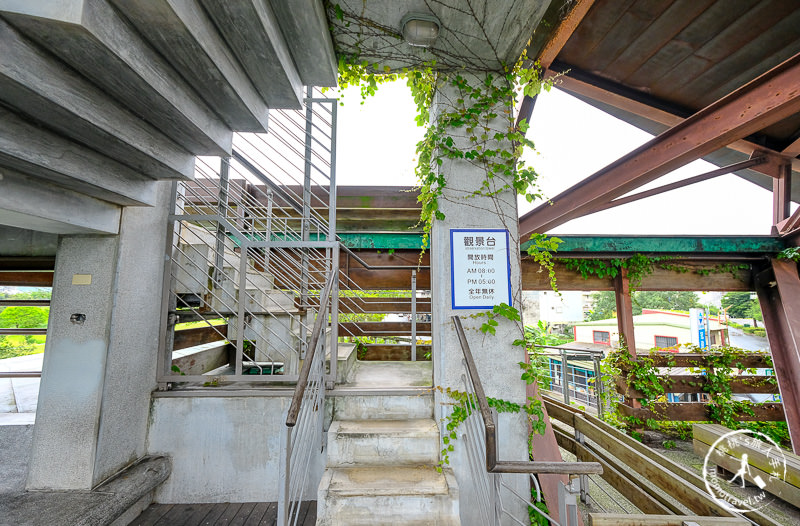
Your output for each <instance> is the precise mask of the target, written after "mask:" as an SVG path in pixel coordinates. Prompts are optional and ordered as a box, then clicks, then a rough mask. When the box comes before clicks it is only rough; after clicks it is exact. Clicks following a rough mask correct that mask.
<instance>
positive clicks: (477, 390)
mask: <svg viewBox="0 0 800 526" xmlns="http://www.w3.org/2000/svg"><path fill="white" fill-rule="evenodd" d="M452 320H453V325H454V326H455V329H456V335H457V336H458V340H459V343H460V344H461V351H462V352H463V354H464V357H463V360H462V364H463V366H464V372H463V374H462V377H461V379H462V382H463V387H464V394H465V402H464V406H465V407H464V408H463V409H464V410H466V411H467V413H468V414H469V416H468V417H467V419H466V420H464V422H463V423H462V424H461V426H460V428H459V433H460V434H461V436H460V438H461V442H462V443H463V444H464V448H465V451H466V457H467V463H468V466H469V470H470V475H471V477H470V478H471V479H472V483H473V484H474V485H475V493H476V495H477V497H478V504H479V512H480V514H481V518H482V523H483V524H487V525H491V526H498V525H499V524H500V523H501V520H502V518H503V516H507V517H509V518H510V519H511V520H513V521H516V522H519V518H518V517H516V516H515V513H514V512H513V511H512V510H513V508H514V507H515V506H514V505H515V504H516V505H517V506H519V505H520V504H522V505H523V506H527V508H528V510H529V511H530V510H532V511H534V512H536V513H538V514H540V515H542V516H544V517H545V518H546V519H547V520H548V521H549V522H550V524H553V525H556V526H575V525H577V524H578V519H577V517H578V509H577V496H578V495H579V494H580V488H579V487H577V484H579V482H578V479H575V480H572V481H570V484H568V485H567V484H564V483H563V482H561V483H560V484H559V492H558V497H559V499H558V500H559V502H558V507H559V517H560V519H561V522H560V523H559V522H556V521H555V520H554V519H553V518H552V517H550V516H549V515H547V513H545V512H544V511H543V510H542V509H540V508H539V507H538V506H537V505H536V503H535V502H531V500H530V498H528V497H526V496H524V495H520V494H519V493H518V492H517V490H516V489H515V488H514V487H513V486H511V485H510V484H509V483H508V478H510V476H512V475H517V476H520V475H522V476H526V477H528V478H529V479H530V482H531V484H532V485H533V487H534V489H535V493H536V496H537V498H536V501H537V502H541V493H540V491H539V485H538V481H537V480H536V478H535V475H541V474H557V475H589V474H601V473H602V472H603V467H602V466H601V465H600V464H599V463H597V462H544V461H501V460H498V459H497V425H496V421H495V415H494V414H493V412H492V410H491V408H490V407H489V402H488V401H487V399H486V393H485V391H484V390H483V385H482V384H481V379H480V376H479V375H478V368H477V366H476V365H475V360H474V358H473V356H472V351H471V350H470V347H469V343H468V342H467V337H466V335H465V333H464V328H463V327H462V326H461V320H460V319H459V317H458V316H452ZM504 476H505V479H504ZM551 504H552V503H551ZM519 524H523V523H522V522H519ZM526 524H527V523H526Z"/></svg>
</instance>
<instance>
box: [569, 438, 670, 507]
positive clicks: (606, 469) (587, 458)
mask: <svg viewBox="0 0 800 526" xmlns="http://www.w3.org/2000/svg"><path fill="white" fill-rule="evenodd" d="M554 431H555V434H556V440H557V441H558V445H559V446H560V447H562V448H564V449H566V450H567V451H569V452H570V453H572V454H573V455H575V456H576V457H577V459H578V461H579V462H599V463H600V464H602V466H603V474H602V475H601V477H602V478H603V480H605V481H606V482H608V483H609V484H610V485H611V487H613V488H614V489H615V490H617V491H619V492H620V493H621V494H622V495H625V498H626V499H628V500H629V501H630V502H631V504H633V505H634V506H636V507H637V508H638V509H639V510H640V511H642V512H644V513H670V511H671V510H670V508H668V507H667V506H666V505H665V504H662V503H661V502H659V501H658V500H657V499H656V498H655V497H654V496H652V495H650V494H649V493H648V492H647V491H645V488H646V486H645V487H643V486H642V485H640V484H638V483H637V482H635V479H634V478H633V477H631V476H630V474H629V473H626V471H627V469H625V466H620V465H618V464H617V463H616V462H615V461H613V460H611V459H610V458H600V455H598V454H597V453H596V452H594V451H592V450H591V448H590V447H588V446H586V445H584V444H579V443H578V442H576V441H575V439H574V438H573V437H571V436H569V435H567V434H565V433H564V432H563V431H561V430H560V429H554ZM598 453H599V452H598ZM612 464H613V465H612ZM618 468H619V469H618Z"/></svg>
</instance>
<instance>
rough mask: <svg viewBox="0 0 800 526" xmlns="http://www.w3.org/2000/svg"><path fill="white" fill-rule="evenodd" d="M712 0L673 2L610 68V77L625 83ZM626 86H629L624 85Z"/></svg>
mask: <svg viewBox="0 0 800 526" xmlns="http://www.w3.org/2000/svg"><path fill="white" fill-rule="evenodd" d="M714 1H715V0H676V1H675V2H673V4H672V5H670V6H669V7H667V9H666V10H664V12H663V13H660V14H659V15H658V16H656V18H655V19H654V20H653V22H652V23H651V24H650V25H649V26H648V27H647V29H646V30H645V31H644V32H643V33H642V34H640V35H639V36H638V37H637V38H636V39H635V40H634V41H633V42H632V43H631V45H630V46H629V47H628V48H627V49H625V50H624V51H623V52H622V53H621V54H620V55H619V57H617V59H616V60H614V63H613V64H612V66H611V68H610V70H609V71H608V73H609V74H610V76H611V77H613V78H617V79H620V80H622V81H626V80H627V79H628V77H630V76H631V74H633V73H634V72H635V71H637V70H638V69H639V68H640V67H641V66H642V65H643V64H646V63H648V62H650V60H651V59H652V57H653V56H654V55H656V54H657V53H658V51H659V50H660V49H661V48H662V47H664V46H665V45H666V44H668V43H669V42H670V41H671V40H672V39H673V38H674V37H675V36H676V34H678V33H679V32H680V31H682V30H683V29H684V28H685V27H686V26H687V25H689V24H690V23H691V21H692V20H694V19H695V18H696V17H697V16H698V15H700V14H701V13H702V12H703V11H705V10H706V9H707V8H708V7H709V6H710V5H711V4H713V3H714ZM626 84H629V85H630V83H628V82H626ZM633 85H635V84H633Z"/></svg>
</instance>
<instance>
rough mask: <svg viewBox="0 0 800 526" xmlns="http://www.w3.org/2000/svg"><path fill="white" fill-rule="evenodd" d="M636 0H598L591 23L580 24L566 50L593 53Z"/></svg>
mask: <svg viewBox="0 0 800 526" xmlns="http://www.w3.org/2000/svg"><path fill="white" fill-rule="evenodd" d="M633 3H634V0H621V1H620V0H596V1H595V3H594V6H593V9H592V10H591V14H590V17H589V18H590V19H591V24H580V25H578V27H577V28H576V30H575V32H574V33H573V34H572V37H570V39H569V41H568V42H567V44H566V45H565V46H564V48H563V49H564V50H570V51H569V54H573V52H574V51H576V52H580V53H587V54H588V53H591V52H592V51H593V50H594V47H595V46H596V45H597V44H598V43H599V42H600V41H602V40H603V39H604V38H605V37H606V35H607V33H608V32H609V31H611V29H612V28H613V27H614V25H615V24H616V23H617V22H618V21H619V19H620V17H621V16H622V15H623V14H624V13H625V12H626V11H627V10H628V8H629V7H630V6H631V4H633Z"/></svg>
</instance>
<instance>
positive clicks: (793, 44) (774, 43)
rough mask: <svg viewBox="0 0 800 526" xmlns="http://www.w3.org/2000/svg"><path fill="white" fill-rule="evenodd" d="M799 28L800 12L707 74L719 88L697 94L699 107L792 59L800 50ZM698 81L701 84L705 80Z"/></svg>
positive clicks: (742, 48)
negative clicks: (715, 80) (715, 81)
mask: <svg viewBox="0 0 800 526" xmlns="http://www.w3.org/2000/svg"><path fill="white" fill-rule="evenodd" d="M798 27H800V10H798V11H795V13H793V14H792V16H791V17H789V18H787V19H785V20H782V21H781V22H779V23H778V24H776V25H775V26H774V27H773V28H772V29H770V31H769V33H768V34H767V35H761V36H760V37H759V38H757V39H754V40H752V41H751V42H749V43H748V44H746V45H745V46H743V47H741V48H740V49H739V50H738V51H736V52H735V53H734V54H732V55H731V56H730V57H728V58H726V59H725V60H723V61H722V62H720V63H718V64H716V65H715V66H714V67H712V68H711V69H709V70H708V71H706V72H705V73H704V75H703V76H706V75H709V76H713V77H714V78H716V79H718V80H717V86H716V87H715V88H714V89H709V90H707V91H697V92H695V93H696V94H697V95H700V96H699V97H696V100H697V101H698V103H699V104H700V105H701V106H705V105H707V104H710V103H711V102H713V101H715V100H717V99H719V98H720V97H722V96H724V95H725V94H726V93H730V92H731V91H733V90H735V89H736V88H738V87H739V86H742V85H744V84H746V83H747V82H750V81H751V80H752V79H754V78H756V77H757V76H759V75H761V74H762V73H764V72H765V71H767V70H769V69H770V68H772V67H774V66H776V65H778V64H780V63H781V62H783V61H784V60H788V59H789V58H791V57H792V56H793V55H794V54H795V53H797V51H798V49H800V34H798V31H797V28H798ZM748 66H749V67H748ZM698 81H700V82H702V78H701V79H698ZM709 84H710V83H709Z"/></svg>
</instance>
